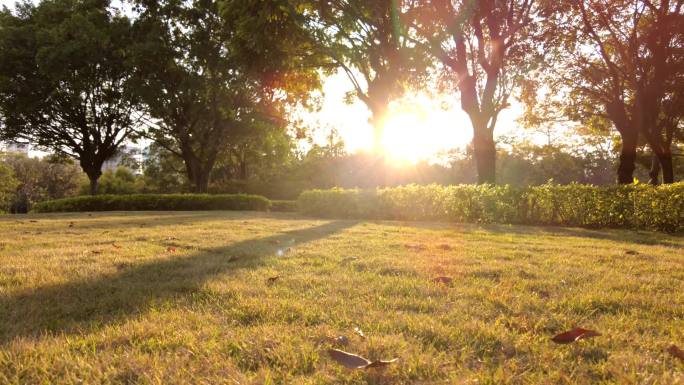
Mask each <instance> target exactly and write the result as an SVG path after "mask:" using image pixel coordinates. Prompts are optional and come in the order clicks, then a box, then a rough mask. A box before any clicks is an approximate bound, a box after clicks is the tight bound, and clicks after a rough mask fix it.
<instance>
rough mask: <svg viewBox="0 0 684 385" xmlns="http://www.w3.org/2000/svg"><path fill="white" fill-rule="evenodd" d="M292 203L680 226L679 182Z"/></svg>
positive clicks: (405, 216) (402, 190)
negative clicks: (654, 184) (655, 184)
mask: <svg viewBox="0 0 684 385" xmlns="http://www.w3.org/2000/svg"><path fill="white" fill-rule="evenodd" d="M298 205H299V209H300V211H301V212H302V213H304V214H307V215H316V216H323V217H332V218H372V219H401V220H443V221H454V222H471V223H516V224H530V225H559V226H581V227H620V228H635V229H653V230H661V231H668V232H679V231H682V230H684V183H675V184H670V185H664V186H659V187H653V186H648V185H627V186H607V187H597V186H590V185H581V184H574V183H573V184H569V185H556V184H545V185H541V186H533V187H527V188H515V187H511V186H508V185H506V186H492V185H455V186H439V185H429V186H419V185H408V186H402V187H395V188H386V189H379V190H354V189H339V188H335V189H330V190H310V191H305V192H303V193H302V194H301V195H300V197H299V200H298Z"/></svg>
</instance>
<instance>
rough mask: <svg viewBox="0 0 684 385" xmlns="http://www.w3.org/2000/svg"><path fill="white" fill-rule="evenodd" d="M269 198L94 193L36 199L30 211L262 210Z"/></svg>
mask: <svg viewBox="0 0 684 385" xmlns="http://www.w3.org/2000/svg"><path fill="white" fill-rule="evenodd" d="M270 205H271V202H270V201H269V200H268V199H266V198H264V197H262V196H258V195H245V194H234V195H208V194H133V195H95V196H79V197H75V198H66V199H59V200H54V201H46V202H40V203H37V204H36V205H35V206H34V207H33V212H37V213H49V212H68V211H143V210H147V211H160V210H161V211H164V210H168V211H174V210H179V211H181V210H187V211H191V210H257V211H266V210H268V209H269V207H270Z"/></svg>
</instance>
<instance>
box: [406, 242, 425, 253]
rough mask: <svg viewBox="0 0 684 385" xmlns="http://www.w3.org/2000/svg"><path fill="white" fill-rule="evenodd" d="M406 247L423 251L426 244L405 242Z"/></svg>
mask: <svg viewBox="0 0 684 385" xmlns="http://www.w3.org/2000/svg"><path fill="white" fill-rule="evenodd" d="M404 247H405V248H407V249H409V250H413V251H422V250H425V245H423V244H421V243H406V244H404Z"/></svg>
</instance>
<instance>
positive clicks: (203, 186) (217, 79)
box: [136, 0, 318, 192]
mask: <svg viewBox="0 0 684 385" xmlns="http://www.w3.org/2000/svg"><path fill="white" fill-rule="evenodd" d="M257 3H258V2H255V1H237V0H236V1H224V2H222V3H219V2H216V1H212V0H195V1H193V2H192V3H177V2H172V1H168V2H147V1H143V2H141V3H140V4H139V11H140V17H139V19H138V21H137V23H136V27H137V31H138V34H139V36H140V37H141V43H140V44H139V46H138V47H137V52H138V55H137V63H138V68H139V71H138V79H139V84H140V89H141V92H142V95H144V100H145V103H146V105H147V106H148V110H149V113H150V115H151V116H152V117H153V120H152V121H151V122H150V124H149V135H150V137H151V138H153V139H154V140H155V141H156V142H157V143H158V144H159V145H161V146H162V147H164V148H165V149H167V150H168V151H170V152H171V153H173V154H176V155H177V156H179V157H180V158H182V159H183V161H184V163H185V168H186V172H187V175H188V179H189V180H190V181H191V183H192V185H193V190H194V191H195V192H207V190H208V186H209V178H210V176H211V171H212V170H213V168H214V166H215V164H216V161H217V159H218V157H219V156H220V154H221V153H222V152H223V151H226V150H227V149H228V148H231V147H232V146H233V147H234V146H235V145H237V144H238V143H240V142H241V140H242V139H243V138H245V137H246V136H249V135H250V132H251V131H253V130H255V129H256V127H257V126H261V125H269V124H270V125H274V126H280V127H284V126H286V125H287V121H286V120H285V118H284V115H285V105H286V104H287V103H289V102H292V101H293V100H294V99H293V98H292V96H293V95H296V96H299V98H298V99H297V100H300V101H304V100H305V99H306V94H307V93H308V91H309V89H311V88H312V87H315V86H316V85H317V84H318V81H317V76H318V75H317V74H316V73H315V72H314V71H313V69H312V68H310V69H307V70H303V71H301V72H298V71H294V70H292V68H293V67H295V64H297V63H298V61H297V60H296V57H295V56H294V55H289V54H288V52H285V53H283V50H281V49H280V47H276V44H283V45H286V43H292V44H294V42H293V41H292V40H291V39H289V38H284V39H282V40H281V41H278V40H274V39H273V37H272V36H270V35H268V34H266V31H268V30H269V28H270V27H273V24H278V20H281V19H282V18H280V17H274V18H270V17H269V16H268V15H278V12H287V8H286V9H285V10H281V8H278V7H276V5H278V3H279V2H278V1H277V0H274V1H272V2H268V4H269V5H270V6H271V7H266V3H263V4H262V6H263V8H261V9H258V8H255V7H257V5H258V4H257ZM255 9H256V10H258V11H259V12H256V13H255V12H253V11H254V10H255ZM255 15H256V16H255ZM264 23H265V24H264ZM253 25H262V27H263V30H261V31H253V30H252V26H253ZM286 27H287V26H286ZM288 31H289V30H288ZM251 32H255V33H256V34H251ZM283 36H287V34H285V35H283ZM288 48H291V47H288ZM262 53H263V55H262ZM260 56H261V59H253V58H256V57H260ZM265 59H267V60H265ZM268 59H270V60H268ZM291 70H292V71H291ZM293 73H294V74H295V75H293ZM298 74H302V76H296V75H298Z"/></svg>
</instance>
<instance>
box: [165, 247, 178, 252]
mask: <svg viewBox="0 0 684 385" xmlns="http://www.w3.org/2000/svg"><path fill="white" fill-rule="evenodd" d="M166 251H168V252H169V253H175V252H176V248H175V247H167V248H166Z"/></svg>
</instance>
